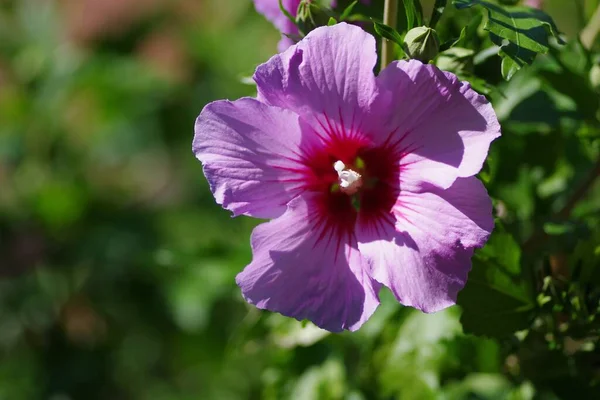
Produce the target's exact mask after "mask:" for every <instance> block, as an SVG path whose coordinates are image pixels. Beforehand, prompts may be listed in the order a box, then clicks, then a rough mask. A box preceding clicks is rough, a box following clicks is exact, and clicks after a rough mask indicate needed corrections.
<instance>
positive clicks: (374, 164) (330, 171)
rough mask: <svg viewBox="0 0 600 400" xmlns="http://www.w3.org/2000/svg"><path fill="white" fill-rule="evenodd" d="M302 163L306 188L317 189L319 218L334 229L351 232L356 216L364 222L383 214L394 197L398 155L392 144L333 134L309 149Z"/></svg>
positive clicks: (381, 216)
mask: <svg viewBox="0 0 600 400" xmlns="http://www.w3.org/2000/svg"><path fill="white" fill-rule="evenodd" d="M305 163H306V166H307V167H308V168H307V176H306V183H307V186H306V189H307V190H310V191H313V192H317V193H319V215H318V217H319V219H320V222H321V223H324V224H326V226H327V227H330V228H334V229H336V230H338V233H343V232H347V233H350V232H352V231H353V229H354V226H355V223H356V220H357V219H358V218H360V220H361V222H365V223H376V222H377V221H378V220H380V219H381V218H386V217H387V216H389V213H390V210H391V209H392V207H393V205H394V204H395V202H396V199H397V198H398V193H399V190H400V189H399V182H400V181H399V169H400V167H399V155H398V152H397V151H396V150H395V148H394V147H393V146H388V145H385V144H384V145H382V146H375V145H373V144H372V143H371V142H370V141H369V140H368V139H365V138H360V137H343V138H339V137H333V138H332V139H330V140H328V141H327V142H326V143H325V144H324V145H323V147H322V148H320V149H315V150H314V151H311V152H310V154H308V158H307V159H306V161H305ZM336 163H337V165H336ZM341 165H343V166H344V169H343V171H344V172H347V174H345V175H343V176H342V174H343V173H341V172H340V168H339V167H340V166H341ZM344 179H346V180H344ZM348 182H351V183H350V189H349V190H348V189H347V187H346V188H345V187H344V183H346V184H347V183H348Z"/></svg>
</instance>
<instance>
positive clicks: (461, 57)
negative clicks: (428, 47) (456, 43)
mask: <svg viewBox="0 0 600 400" xmlns="http://www.w3.org/2000/svg"><path fill="white" fill-rule="evenodd" d="M474 55H475V52H474V51H473V50H471V49H465V48H463V47H451V48H449V49H448V50H446V51H443V52H441V53H440V55H439V56H438V58H437V59H436V60H435V64H436V65H437V66H438V68H439V69H441V70H444V71H450V72H473V56H474Z"/></svg>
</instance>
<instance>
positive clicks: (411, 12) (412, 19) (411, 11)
mask: <svg viewBox="0 0 600 400" xmlns="http://www.w3.org/2000/svg"><path fill="white" fill-rule="evenodd" d="M404 12H405V13H406V30H407V31H409V30H411V29H412V28H414V27H415V26H421V23H422V21H421V14H420V13H419V11H418V10H417V7H416V6H415V0H404Z"/></svg>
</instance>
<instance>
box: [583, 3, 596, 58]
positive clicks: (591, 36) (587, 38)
mask: <svg viewBox="0 0 600 400" xmlns="http://www.w3.org/2000/svg"><path fill="white" fill-rule="evenodd" d="M599 32H600V5H598V7H597V8H596V11H594V15H592V18H590V21H589V22H588V24H587V25H586V27H585V28H583V30H582V31H581V34H580V35H579V38H580V39H581V43H582V44H583V46H584V47H585V48H586V49H588V50H589V49H591V48H592V46H593V45H594V41H595V40H596V38H597V37H598V33H599Z"/></svg>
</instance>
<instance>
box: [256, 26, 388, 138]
mask: <svg viewBox="0 0 600 400" xmlns="http://www.w3.org/2000/svg"><path fill="white" fill-rule="evenodd" d="M376 62H377V53H376V51H375V39H374V38H373V36H371V35H370V34H368V33H366V32H365V31H363V30H362V29H361V28H359V27H357V26H353V25H348V24H346V23H339V24H336V25H334V26H331V27H320V28H317V29H315V30H313V31H311V32H310V33H309V34H308V35H307V36H306V37H305V38H304V39H303V40H302V41H301V42H299V43H298V44H297V45H295V46H292V47H290V48H289V49H288V50H287V51H285V52H284V53H282V54H278V55H276V56H274V57H272V58H271V59H270V60H269V61H267V62H266V63H265V64H262V65H260V66H259V67H258V68H257V70H256V73H255V74H254V80H255V81H256V84H257V89H258V98H259V99H260V100H261V101H264V102H266V103H268V104H272V105H276V106H279V107H282V108H286V109H290V110H293V111H295V112H297V113H298V114H299V115H300V116H301V117H302V118H304V119H306V120H307V122H308V123H310V124H312V126H313V128H315V129H316V130H317V132H318V133H319V134H321V135H323V136H337V137H340V136H343V135H347V136H353V135H364V136H368V134H369V133H370V132H371V131H373V130H376V127H377V126H379V123H380V122H381V118H379V117H378V116H379V115H380V112H381V111H382V107H381V106H380V104H379V102H378V101H377V102H376V99H378V96H377V92H378V90H377V87H376V83H375V75H374V74H373V67H374V66H375V64H376ZM376 103H377V104H376Z"/></svg>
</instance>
